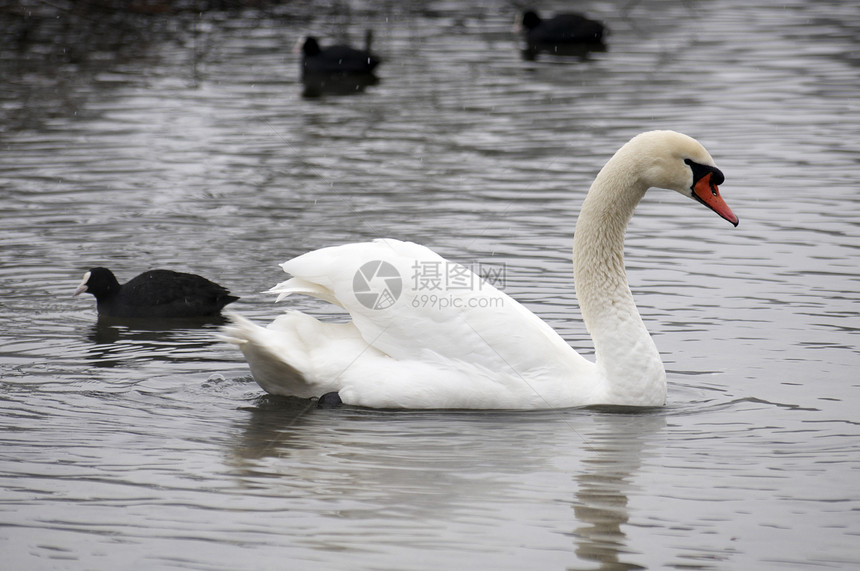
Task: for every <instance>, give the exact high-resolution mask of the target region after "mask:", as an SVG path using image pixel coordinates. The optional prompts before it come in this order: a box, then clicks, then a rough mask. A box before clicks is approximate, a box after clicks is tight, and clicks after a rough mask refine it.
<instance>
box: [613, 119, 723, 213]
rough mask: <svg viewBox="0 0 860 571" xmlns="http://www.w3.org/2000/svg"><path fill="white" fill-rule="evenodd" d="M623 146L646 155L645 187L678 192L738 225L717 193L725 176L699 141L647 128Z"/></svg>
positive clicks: (642, 155) (643, 175) (643, 173)
mask: <svg viewBox="0 0 860 571" xmlns="http://www.w3.org/2000/svg"><path fill="white" fill-rule="evenodd" d="M625 147H630V150H632V151H634V152H636V153H637V154H638V155H640V157H647V159H646V161H647V162H646V163H645V164H643V165H642V166H641V168H642V171H641V173H640V176H642V177H643V179H644V180H645V182H646V183H647V184H648V186H651V187H657V188H666V189H669V190H674V191H676V192H679V193H681V194H683V195H684V196H687V197H689V198H692V199H694V200H697V201H698V202H701V203H702V204H704V205H705V206H707V207H708V208H710V209H711V210H713V211H714V212H716V213H717V214H719V215H720V216H721V217H722V218H724V219H726V220H728V221H729V222H731V223H732V224H734V225H735V226H737V225H738V217H737V216H735V214H734V213H733V212H732V210H731V208H729V206H728V205H727V204H726V202H725V201H724V200H723V198H722V197H721V196H720V189H719V185H720V184H722V183H723V181H724V180H725V177H724V176H723V173H722V171H720V169H718V168H717V165H715V164H714V159H712V158H711V155H710V154H708V151H706V150H705V147H703V146H702V145H701V144H700V143H699V142H698V141H696V140H695V139H693V138H692V137H688V136H687V135H683V134H681V133H676V132H675V131H650V132H648V133H642V134H641V135H637V136H636V137H634V138H633V139H631V141H630V142H629V143H627V145H625Z"/></svg>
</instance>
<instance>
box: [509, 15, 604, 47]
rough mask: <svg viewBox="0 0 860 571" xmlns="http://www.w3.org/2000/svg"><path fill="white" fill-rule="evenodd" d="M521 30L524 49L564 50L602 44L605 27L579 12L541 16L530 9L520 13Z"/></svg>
mask: <svg viewBox="0 0 860 571" xmlns="http://www.w3.org/2000/svg"><path fill="white" fill-rule="evenodd" d="M521 25H522V32H523V36H524V38H525V41H526V52H527V53H531V54H533V55H534V54H537V53H539V52H547V53H553V54H565V53H568V52H570V51H571V50H576V49H577V48H581V47H588V46H591V47H596V46H602V45H603V36H604V33H605V31H606V30H605V27H604V25H603V24H602V23H600V22H598V21H597V20H591V19H589V18H586V17H585V16H583V15H582V14H573V13H566V14H556V15H555V16H553V17H552V18H547V19H543V18H541V17H540V16H539V15H538V13H537V12H535V11H534V10H528V11H526V12H524V13H523V16H522V21H521Z"/></svg>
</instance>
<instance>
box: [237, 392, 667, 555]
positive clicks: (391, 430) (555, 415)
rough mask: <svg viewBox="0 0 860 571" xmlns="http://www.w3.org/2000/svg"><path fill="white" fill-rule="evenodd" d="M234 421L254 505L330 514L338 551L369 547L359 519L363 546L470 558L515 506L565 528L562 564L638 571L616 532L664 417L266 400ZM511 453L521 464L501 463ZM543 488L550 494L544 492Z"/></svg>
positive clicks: (240, 472) (240, 469) (504, 527)
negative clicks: (430, 544)
mask: <svg viewBox="0 0 860 571" xmlns="http://www.w3.org/2000/svg"><path fill="white" fill-rule="evenodd" d="M245 410H246V411H247V412H248V413H249V416H248V418H247V419H246V421H245V422H243V423H241V424H239V425H238V426H237V428H238V430H237V437H236V438H235V439H233V440H232V441H231V443H230V446H229V448H228V449H227V450H226V456H227V457H228V462H229V463H230V464H232V465H233V466H234V467H235V468H236V471H235V472H234V477H236V478H238V479H239V480H240V482H241V487H243V488H248V489H257V490H265V492H264V494H265V496H266V497H270V498H273V499H274V498H282V497H283V498H291V499H290V500H289V501H285V503H284V507H283V509H285V510H290V511H292V510H294V509H296V508H295V507H294V506H301V507H302V509H303V511H306V512H309V513H306V514H305V515H304V517H305V518H306V519H305V521H311V520H312V519H314V518H315V519H316V521H320V522H322V521H323V520H325V521H328V520H327V519H326V517H325V514H327V513H337V514H338V521H337V522H336V523H332V525H336V526H337V527H338V532H337V534H336V538H337V542H338V546H339V548H340V549H345V548H348V547H347V546H349V545H352V544H353V542H355V544H360V543H362V542H366V541H367V540H368V536H367V531H366V528H365V527H363V522H364V521H365V520H366V519H368V518H370V519H372V520H373V525H374V526H376V529H377V530H378V531H380V534H381V535H380V537H379V538H377V537H376V536H374V541H379V542H380V545H384V544H385V543H386V541H387V540H386V539H385V537H390V541H391V542H396V543H397V545H393V544H392V546H391V549H400V548H402V545H405V544H409V541H410V538H411V537H413V535H414V536H416V537H417V536H421V537H423V539H422V540H421V541H425V542H426V541H434V542H438V543H439V544H440V545H444V546H445V548H446V549H448V550H469V549H472V547H471V546H472V543H469V544H464V543H462V536H463V535H464V534H465V535H469V536H473V535H474V534H476V533H485V532H486V531H485V530H486V529H488V528H490V527H491V528H493V531H492V532H491V533H493V534H494V535H495V536H496V540H498V541H504V540H503V539H499V537H504V534H505V533H509V534H511V533H519V531H518V530H520V528H519V527H517V526H518V525H520V524H523V525H526V523H523V522H495V519H494V518H495V517H496V516H498V514H500V513H504V510H506V509H507V508H505V507H504V504H505V503H506V502H515V503H517V504H521V505H522V506H531V507H532V508H534V511H531V512H526V513H524V517H525V518H528V517H529V516H531V515H535V517H539V518H540V521H541V526H542V527H543V529H544V531H545V533H547V534H550V535H552V536H555V535H556V530H558V529H565V528H566V529H569V530H570V534H569V537H571V538H572V540H573V543H572V544H569V545H570V547H569V551H567V550H565V549H564V546H563V545H562V550H563V554H562V557H567V559H568V560H565V564H567V565H570V564H572V565H576V564H577V563H580V564H581V563H582V562H589V564H592V563H594V562H597V563H599V564H600V565H599V568H601V569H635V568H639V566H638V565H637V564H636V563H635V560H636V553H635V552H633V551H632V549H631V547H630V546H629V545H628V538H627V536H626V535H625V533H624V529H623V528H624V526H625V524H627V523H628V521H629V520H630V513H629V508H628V498H629V496H630V494H631V493H635V491H636V489H637V486H636V483H635V479H636V473H637V471H638V470H639V468H640V466H641V465H642V463H643V456H646V455H647V454H648V451H649V449H650V446H649V442H652V441H653V439H654V435H655V434H658V433H659V432H660V431H662V430H663V429H664V428H665V424H666V420H665V414H664V413H660V412H655V411H654V410H653V409H649V410H643V411H640V412H637V413H631V412H630V411H629V410H627V409H625V410H624V411H623V412H622V413H618V412H617V411H612V412H607V411H604V410H590V409H584V410H568V411H543V412H539V413H527V412H477V411H459V412H451V411H445V412H441V411H426V412H421V411H408V412H397V411H378V410H370V409H362V408H353V407H341V408H337V409H334V410H323V409H319V408H317V404H316V401H314V400H309V399H299V398H290V397H276V396H271V395H266V396H263V397H260V398H259V399H258V400H256V401H255V402H254V404H252V405H251V406H249V407H248V408H246V409H245ZM520 450H528V453H527V455H525V454H524V455H523V457H522V458H519V457H516V456H512V453H511V452H512V451H520ZM559 450H562V452H561V453H560V452H559ZM560 454H562V456H560ZM568 465H569V466H571V467H570V468H568V467H567V466H568ZM546 478H551V479H554V481H555V482H557V483H559V485H557V486H555V487H548V486H547V485H546ZM565 504H566V505H568V506H570V508H572V509H570V511H566V509H565V507H564V506H565ZM553 506H561V507H560V508H555V507H553ZM267 509H276V508H274V506H272V505H269V507H268V508H267ZM311 513H315V514H316V515H315V516H313V518H312V516H311V515H310V514H311ZM308 518H311V519H308ZM558 518H561V519H560V521H557V520H558ZM550 520H551V521H550ZM404 522H409V523H408V524H407V523H404ZM494 522H495V523H494ZM497 524H498V525H497ZM284 525H292V524H284ZM315 525H316V524H315ZM319 525H321V526H323V527H327V526H328V525H329V524H328V523H325V524H324V523H319ZM389 525H390V526H392V527H398V529H399V531H397V532H396V533H393V532H391V530H388V526H389ZM497 527H498V529H496V528H497ZM386 530H388V531H386ZM383 532H384V533H383ZM303 533H304V534H305V535H308V536H313V535H314V534H313V533H310V534H308V530H307V529H304V528H303ZM327 534H328V535H330V536H331V535H335V534H332V532H331V530H327ZM428 534H430V535H432V536H433V537H432V539H428V537H426V536H427V535H428ZM314 545H316V544H314ZM475 545H477V543H476V544H475ZM317 547H318V546H317ZM520 549H522V550H523V551H528V550H529V545H528V544H525V545H522V546H521V548H520Z"/></svg>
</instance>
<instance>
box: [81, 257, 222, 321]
mask: <svg viewBox="0 0 860 571" xmlns="http://www.w3.org/2000/svg"><path fill="white" fill-rule="evenodd" d="M83 292H87V293H91V294H93V295H94V296H95V297H96V302H97V307H98V313H99V316H100V317H142V318H152V319H164V318H174V317H185V318H188V317H206V316H215V315H218V314H219V313H220V312H221V309H222V308H223V307H224V306H225V305H227V304H228V303H232V302H234V301H236V300H237V299H239V298H238V297H236V296H233V295H230V292H229V291H227V290H226V289H225V288H223V287H221V286H220V285H218V284H216V283H214V282H211V281H209V280H207V279H206V278H203V277H200V276H197V275H194V274H185V273H181V272H174V271H171V270H150V271H148V272H144V273H142V274H140V275H139V276H137V277H136V278H134V279H132V280H129V281H128V282H127V283H124V284H122V285H120V283H119V282H118V281H117V279H116V277H115V276H114V275H113V272H111V271H110V270H109V269H107V268H93V269H91V270H90V271H88V272H87V273H85V274H84V279H83V281H82V282H81V285H80V286H78V289H77V290H75V293H74V295H78V294H80V293H83Z"/></svg>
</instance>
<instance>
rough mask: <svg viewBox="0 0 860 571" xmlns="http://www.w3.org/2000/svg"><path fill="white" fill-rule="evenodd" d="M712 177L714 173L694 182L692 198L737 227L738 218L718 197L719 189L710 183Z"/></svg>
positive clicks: (720, 197) (721, 198)
mask: <svg viewBox="0 0 860 571" xmlns="http://www.w3.org/2000/svg"><path fill="white" fill-rule="evenodd" d="M713 175H714V173H712V172H709V173H707V174H705V175H704V176H703V177H702V178H700V179H699V180H697V181H696V183H695V184H694V185H693V198H695V199H696V200H698V201H699V202H701V203H702V204H704V205H705V206H707V207H708V208H710V209H711V210H713V211H714V212H716V213H717V214H719V215H720V217H722V218H724V219H726V220H728V221H729V222H731V223H732V224H733V225H735V226H737V225H738V222H739V220H738V217H737V216H735V213H734V212H732V209H731V208H729V205H728V204H726V201H725V200H723V197H722V196H720V189H719V188H718V187H717V185H716V184H714V183H713V182H711V177H712V176H713Z"/></svg>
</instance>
